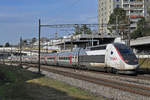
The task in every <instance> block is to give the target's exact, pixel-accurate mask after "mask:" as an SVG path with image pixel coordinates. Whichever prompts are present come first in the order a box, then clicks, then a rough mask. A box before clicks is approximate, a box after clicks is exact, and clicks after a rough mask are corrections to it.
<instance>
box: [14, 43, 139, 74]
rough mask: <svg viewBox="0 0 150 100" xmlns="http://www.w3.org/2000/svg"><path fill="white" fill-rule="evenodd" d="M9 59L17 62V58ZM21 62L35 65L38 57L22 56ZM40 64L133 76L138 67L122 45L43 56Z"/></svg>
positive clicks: (132, 54)
mask: <svg viewBox="0 0 150 100" xmlns="http://www.w3.org/2000/svg"><path fill="white" fill-rule="evenodd" d="M11 59H13V61H19V57H18V59H17V58H16V57H15V58H11ZM22 62H28V63H37V62H38V57H37V56H23V57H22ZM40 63H41V64H45V65H56V66H64V67H72V68H83V69H89V70H97V71H105V72H111V73H124V74H135V73H136V70H137V69H138V67H139V65H138V60H137V58H136V56H135V54H134V53H133V52H132V50H131V49H130V48H129V47H128V46H126V45H125V44H122V43H112V44H105V45H98V46H93V47H88V48H86V49H83V48H79V49H75V50H74V51H72V52H59V53H51V54H43V55H41V59H40Z"/></svg>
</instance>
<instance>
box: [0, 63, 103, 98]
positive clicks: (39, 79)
mask: <svg viewBox="0 0 150 100" xmlns="http://www.w3.org/2000/svg"><path fill="white" fill-rule="evenodd" d="M0 75H1V77H0V100H106V98H103V97H98V96H94V95H93V94H90V93H88V92H87V91H83V90H81V89H79V88H75V87H72V86H70V85H67V84H65V83H62V82H59V81H56V80H53V79H50V78H47V77H45V76H43V75H39V74H37V73H33V72H30V71H27V70H25V69H22V68H20V67H14V66H6V65H0Z"/></svg>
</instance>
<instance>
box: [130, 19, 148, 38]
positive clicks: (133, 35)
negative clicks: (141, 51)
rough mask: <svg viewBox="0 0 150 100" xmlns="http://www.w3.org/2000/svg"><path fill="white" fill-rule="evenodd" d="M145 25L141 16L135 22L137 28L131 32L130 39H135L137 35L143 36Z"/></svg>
mask: <svg viewBox="0 0 150 100" xmlns="http://www.w3.org/2000/svg"><path fill="white" fill-rule="evenodd" d="M144 26H145V18H144V17H142V18H141V19H140V20H139V21H138V23H137V29H136V30H135V31H133V32H132V33H131V35H130V36H131V39H136V38H138V37H143V36H145V32H144V30H146V27H144Z"/></svg>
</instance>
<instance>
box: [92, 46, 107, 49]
mask: <svg viewBox="0 0 150 100" xmlns="http://www.w3.org/2000/svg"><path fill="white" fill-rule="evenodd" d="M104 49H106V46H99V47H92V48H91V50H104Z"/></svg>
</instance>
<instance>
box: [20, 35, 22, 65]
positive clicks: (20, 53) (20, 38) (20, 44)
mask: <svg viewBox="0 0 150 100" xmlns="http://www.w3.org/2000/svg"><path fill="white" fill-rule="evenodd" d="M21 52H22V37H20V66H21V67H22V54H21Z"/></svg>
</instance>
